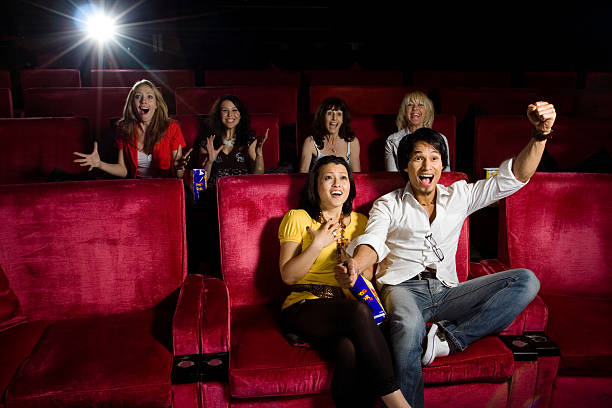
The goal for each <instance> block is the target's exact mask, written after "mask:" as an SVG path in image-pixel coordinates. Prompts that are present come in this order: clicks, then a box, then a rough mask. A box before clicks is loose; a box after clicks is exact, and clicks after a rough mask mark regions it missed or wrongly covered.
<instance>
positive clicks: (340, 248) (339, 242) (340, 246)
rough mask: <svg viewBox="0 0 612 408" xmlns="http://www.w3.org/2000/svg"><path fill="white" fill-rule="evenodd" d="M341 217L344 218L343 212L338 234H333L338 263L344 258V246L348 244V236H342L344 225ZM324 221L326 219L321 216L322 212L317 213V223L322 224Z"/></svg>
mask: <svg viewBox="0 0 612 408" xmlns="http://www.w3.org/2000/svg"><path fill="white" fill-rule="evenodd" d="M343 218H344V214H341V215H340V234H338V235H336V234H334V236H335V237H336V258H337V260H338V263H342V262H343V261H344V259H345V258H346V256H345V253H346V247H347V246H348V243H349V240H348V238H346V237H345V236H344V231H345V230H346V225H344V220H343ZM326 221H328V220H326V219H325V218H324V217H323V213H319V223H321V224H323V223H324V222H326Z"/></svg>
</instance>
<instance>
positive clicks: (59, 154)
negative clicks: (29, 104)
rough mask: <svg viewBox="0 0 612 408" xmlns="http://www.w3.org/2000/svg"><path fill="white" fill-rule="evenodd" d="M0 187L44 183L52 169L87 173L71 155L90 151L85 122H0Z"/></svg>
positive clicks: (87, 125)
mask: <svg viewBox="0 0 612 408" xmlns="http://www.w3.org/2000/svg"><path fill="white" fill-rule="evenodd" d="M0 143H1V144H2V149H1V150H0V184H17V183H37V182H44V181H46V180H47V179H48V177H49V175H50V174H51V172H52V171H53V170H54V169H61V170H63V171H65V172H68V173H70V174H84V173H87V167H80V166H79V165H78V164H77V163H74V159H75V158H76V156H75V155H74V154H73V152H89V151H91V149H92V142H91V136H90V134H89V122H88V121H87V119H85V118H22V119H0Z"/></svg>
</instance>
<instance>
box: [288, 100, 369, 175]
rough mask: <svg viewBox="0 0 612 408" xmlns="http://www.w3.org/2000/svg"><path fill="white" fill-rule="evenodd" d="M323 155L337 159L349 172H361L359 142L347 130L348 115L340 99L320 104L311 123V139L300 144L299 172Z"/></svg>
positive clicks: (348, 127)
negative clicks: (341, 160)
mask: <svg viewBox="0 0 612 408" xmlns="http://www.w3.org/2000/svg"><path fill="white" fill-rule="evenodd" d="M324 156H339V157H342V158H343V159H344V160H346V162H347V163H349V164H350V166H351V170H352V171H354V172H355V171H361V163H360V162H359V139H357V138H356V137H355V133H354V132H353V130H352V129H351V114H350V112H349V110H348V107H347V106H346V103H345V102H344V101H343V100H342V99H340V98H327V99H324V100H323V102H321V105H319V109H317V113H316V114H315V117H314V120H313V124H312V136H310V137H307V138H306V140H304V144H303V145H302V156H301V158H300V165H299V169H300V173H308V170H309V169H310V165H311V162H316V161H317V160H319V159H320V158H321V157H324Z"/></svg>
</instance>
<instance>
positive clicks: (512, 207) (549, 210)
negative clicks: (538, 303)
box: [491, 173, 612, 406]
mask: <svg viewBox="0 0 612 408" xmlns="http://www.w3.org/2000/svg"><path fill="white" fill-rule="evenodd" d="M611 186H612V175H607V174H580V173H566V174H561V173H555V174H551V173H540V174H536V175H535V176H534V177H533V178H532V180H531V181H530V182H529V184H528V185H527V186H525V187H524V188H523V189H521V190H520V191H519V192H517V193H516V194H514V195H512V196H510V197H508V198H506V200H505V202H502V206H501V207H500V226H501V227H502V228H500V240H499V242H500V248H504V247H505V250H504V251H500V253H501V255H502V256H503V257H504V258H506V259H502V261H504V262H505V263H507V264H509V265H510V266H511V267H519V266H523V267H528V268H530V269H532V270H533V271H534V272H535V273H536V275H537V276H538V278H539V279H540V283H541V288H540V296H541V297H542V298H543V299H544V301H545V302H546V305H547V307H548V310H549V315H550V316H549V323H548V326H547V329H546V332H547V334H548V335H549V336H550V337H551V338H552V339H553V340H554V341H555V342H557V343H558V344H559V345H560V347H561V362H560V364H559V372H558V377H557V379H556V383H555V388H554V394H553V397H552V398H553V402H554V404H553V406H566V405H565V402H564V399H565V398H566V397H567V396H568V395H570V394H571V395H579V396H581V397H582V396H584V398H583V399H582V400H581V402H580V404H578V405H580V406H593V405H590V404H591V403H595V402H600V401H603V400H604V398H609V397H610V384H611V382H610V381H611V380H610V378H611V377H612V376H611V375H610V374H611V372H610V362H611V357H612V351H611V350H610V347H609V343H610V342H609V339H610V336H611V335H612V333H611V331H610V329H609V327H610V323H611V322H610V311H611V310H612V301H611V300H610V294H611V293H612V284H611V283H610V279H609V276H608V275H609V274H608V272H609V271H610V270H611V266H612V264H611V262H612V261H610V259H609V256H608V251H607V249H608V247H609V243H610V242H612V232H611V228H612V224H611V223H612V219H611V218H610V217H609V216H608V215H609V214H610V212H611V210H612V207H611V204H610V202H611V200H610V198H611V196H610V194H611V193H610V191H611V190H610V187H611ZM585 192H586V193H585ZM585 194H588V200H585V199H584V197H585ZM491 265H493V266H495V263H494V262H491ZM576 376H580V377H579V378H581V381H582V384H581V385H578V381H577V380H576ZM595 376H599V377H605V378H603V379H601V380H598V379H592V377H595ZM583 385H584V387H583ZM587 390H588V391H587ZM543 397H544V398H547V395H546V393H545V392H543ZM571 401H578V399H577V398H575V397H571ZM568 406H569V405H568Z"/></svg>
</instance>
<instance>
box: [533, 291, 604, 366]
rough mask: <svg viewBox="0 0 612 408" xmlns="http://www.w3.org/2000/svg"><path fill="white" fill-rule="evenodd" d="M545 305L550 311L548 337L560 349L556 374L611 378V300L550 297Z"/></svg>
mask: <svg viewBox="0 0 612 408" xmlns="http://www.w3.org/2000/svg"><path fill="white" fill-rule="evenodd" d="M545 301H546V304H547V305H548V307H549V308H550V310H551V314H550V319H549V320H548V328H547V333H548V335H549V336H550V337H551V338H553V339H555V341H556V342H557V344H559V346H560V347H561V364H560V366H559V374H561V375H584V376H587V377H596V376H597V377H604V376H605V377H612V350H610V338H612V329H611V328H610V326H609V325H608V324H606V322H609V321H610V317H609V316H610V312H612V299H611V298H610V296H609V295H608V296H607V297H605V298H604V297H582V296H567V295H552V294H551V295H548V296H545ZM587 311H588V312H587ZM570 333H571V335H570Z"/></svg>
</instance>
